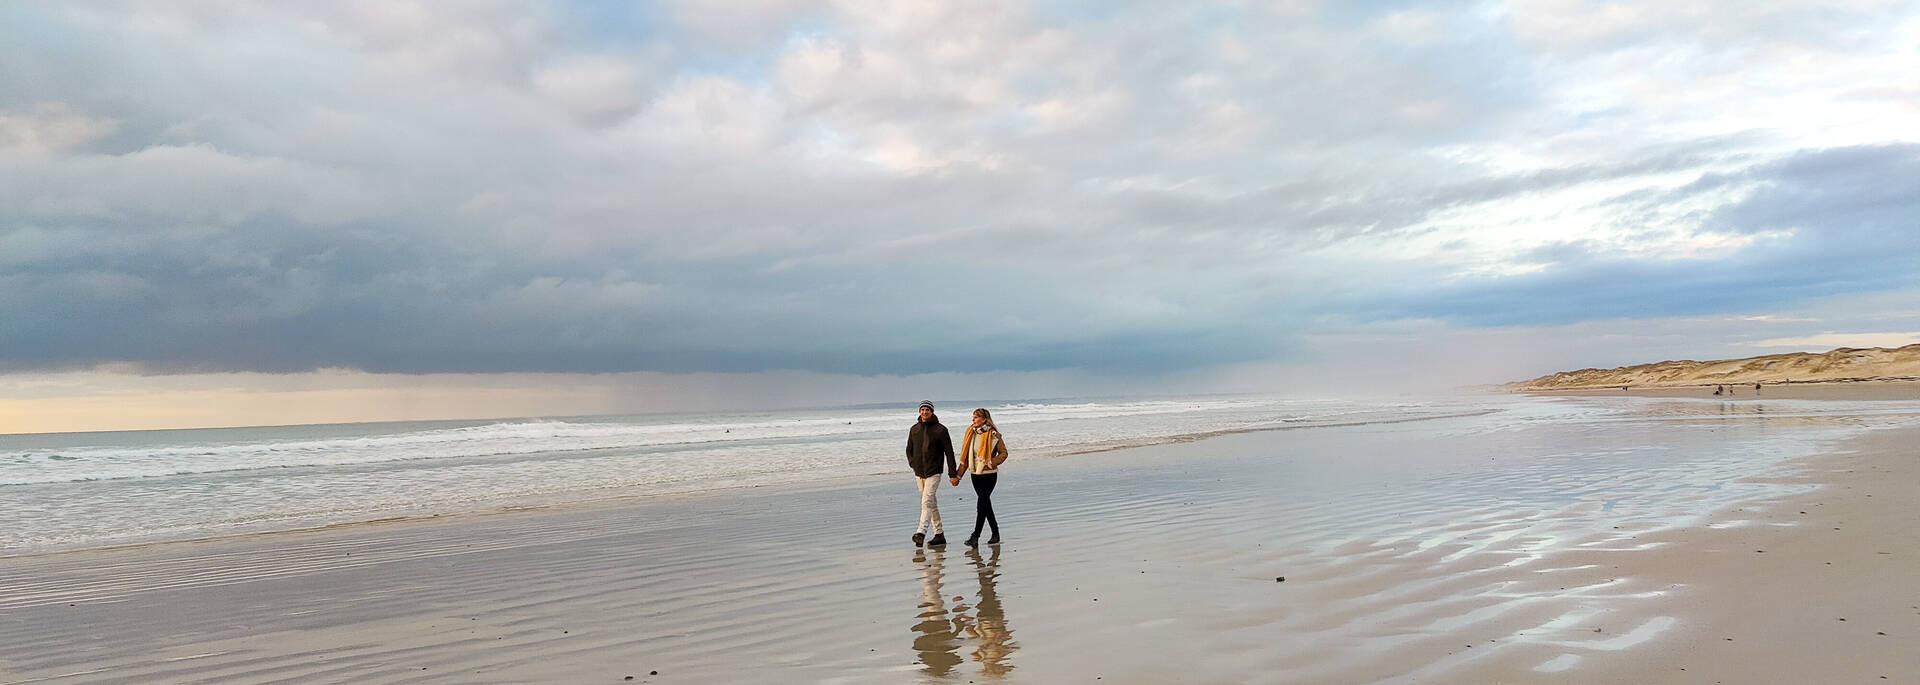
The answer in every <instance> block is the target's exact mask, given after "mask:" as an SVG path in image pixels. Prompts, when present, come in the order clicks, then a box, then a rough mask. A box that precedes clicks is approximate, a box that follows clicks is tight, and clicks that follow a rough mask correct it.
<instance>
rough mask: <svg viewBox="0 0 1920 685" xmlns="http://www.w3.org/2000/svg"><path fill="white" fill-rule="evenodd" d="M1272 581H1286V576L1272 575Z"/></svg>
mask: <svg viewBox="0 0 1920 685" xmlns="http://www.w3.org/2000/svg"><path fill="white" fill-rule="evenodd" d="M1273 582H1276V583H1284V582H1287V577H1286V576H1274V577H1273Z"/></svg>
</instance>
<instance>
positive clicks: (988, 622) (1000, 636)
mask: <svg viewBox="0 0 1920 685" xmlns="http://www.w3.org/2000/svg"><path fill="white" fill-rule="evenodd" d="M991 547H992V548H993V551H992V553H991V556H989V557H988V558H987V559H985V560H982V559H981V558H980V550H979V549H978V548H974V549H970V550H967V558H968V559H970V560H972V561H973V573H974V575H975V576H976V577H978V578H979V579H980V603H979V604H978V605H976V606H975V607H974V612H973V620H972V623H971V625H968V626H966V632H967V634H968V635H971V636H972V637H973V638H974V640H975V641H976V643H977V646H975V647H974V648H973V658H974V660H976V661H979V662H980V673H981V674H983V675H990V676H1001V675H1006V673H1007V671H1011V670H1013V664H1010V663H1007V657H1009V656H1011V655H1012V654H1013V650H1015V649H1017V648H1019V645H1016V644H1014V642H1013V629H1012V628H1008V627H1007V615H1006V612H1005V611H1003V610H1002V609H1001V608H1000V593H999V592H998V591H997V590H996V589H995V588H994V581H995V580H996V579H998V578H999V577H1000V546H999V545H991ZM965 618H966V617H965V614H962V615H961V618H960V619H959V620H965Z"/></svg>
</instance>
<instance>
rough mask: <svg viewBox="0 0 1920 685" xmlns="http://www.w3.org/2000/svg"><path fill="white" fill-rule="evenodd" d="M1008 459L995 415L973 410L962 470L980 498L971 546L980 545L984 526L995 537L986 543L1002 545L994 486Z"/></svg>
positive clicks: (956, 480)
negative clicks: (991, 528)
mask: <svg viewBox="0 0 1920 685" xmlns="http://www.w3.org/2000/svg"><path fill="white" fill-rule="evenodd" d="M1006 460H1007V443H1005V442H1003V441H1001V440H1000V431H999V429H997V428H994V427H993V414H991V413H988V412H987V410H986V409H975V410H973V425H971V426H967V437H966V438H965V439H964V440H962V441H961V443H960V470H962V471H965V472H967V473H971V474H973V492H974V494H976V495H979V496H980V504H979V506H978V508H977V509H976V510H975V513H974V516H973V535H971V536H969V537H968V538H967V546H968V547H979V546H980V526H981V524H986V525H989V526H992V527H993V537H992V538H990V539H988V540H987V544H989V545H997V544H1000V521H999V520H998V519H995V518H994V517H993V485H994V483H995V482H996V481H998V480H1000V463H1001V462H1004V461H1006ZM953 484H954V485H956V486H958V485H959V484H960V479H959V478H957V477H956V478H954V479H953Z"/></svg>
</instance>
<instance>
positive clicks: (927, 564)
mask: <svg viewBox="0 0 1920 685" xmlns="http://www.w3.org/2000/svg"><path fill="white" fill-rule="evenodd" d="M945 557H946V554H945V553H944V552H934V553H933V555H932V556H928V555H927V553H926V551H925V550H921V549H918V548H916V549H914V550H913V563H915V564H919V565H920V613H919V614H918V615H917V616H915V617H914V619H915V623H914V624H913V632H915V633H918V635H916V636H914V638H913V650H914V651H916V652H919V653H920V663H921V665H923V666H924V667H925V668H922V669H921V670H923V671H925V672H926V674H927V675H932V676H943V675H946V674H947V672H948V671H952V670H953V667H954V666H958V665H960V654H959V650H960V641H959V639H958V638H957V637H955V635H954V622H953V619H952V615H951V614H949V613H948V612H947V598H946V596H945V595H943V594H941V592H940V582H941V573H942V571H943V569H942V563H943V562H944V559H945Z"/></svg>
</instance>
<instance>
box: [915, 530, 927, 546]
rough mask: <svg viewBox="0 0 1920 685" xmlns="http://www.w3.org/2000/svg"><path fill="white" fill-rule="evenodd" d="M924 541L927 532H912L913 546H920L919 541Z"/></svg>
mask: <svg viewBox="0 0 1920 685" xmlns="http://www.w3.org/2000/svg"><path fill="white" fill-rule="evenodd" d="M926 541H927V534H926V533H914V534H913V546H915V547H919V546H920V543H923V542H926Z"/></svg>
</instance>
